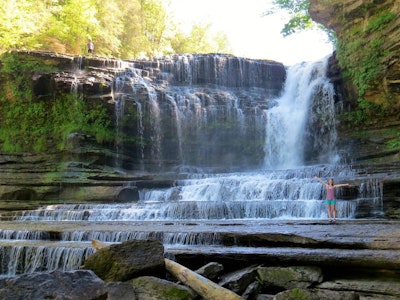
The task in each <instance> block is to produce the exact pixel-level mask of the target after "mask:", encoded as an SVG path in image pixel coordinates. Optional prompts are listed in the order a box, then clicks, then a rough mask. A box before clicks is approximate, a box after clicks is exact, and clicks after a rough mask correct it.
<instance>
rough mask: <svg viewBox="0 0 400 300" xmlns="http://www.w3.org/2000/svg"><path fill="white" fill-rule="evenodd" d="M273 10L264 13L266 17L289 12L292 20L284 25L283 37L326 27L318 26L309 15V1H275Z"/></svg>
mask: <svg viewBox="0 0 400 300" xmlns="http://www.w3.org/2000/svg"><path fill="white" fill-rule="evenodd" d="M272 4H273V8H272V9H271V10H269V11H266V12H265V13H264V15H265V16H268V15H271V14H273V13H275V12H276V11H282V10H284V11H287V12H288V14H289V16H290V19H289V21H288V22H287V23H286V24H285V25H284V27H283V29H282V30H281V33H282V35H283V36H289V35H291V34H294V33H297V32H299V31H302V30H306V29H312V28H315V27H317V26H318V27H319V28H320V29H323V30H326V29H324V27H322V26H320V25H317V23H315V22H314V21H313V20H312V19H311V16H310V14H309V13H308V8H309V6H310V1H309V0H274V1H273V2H272Z"/></svg>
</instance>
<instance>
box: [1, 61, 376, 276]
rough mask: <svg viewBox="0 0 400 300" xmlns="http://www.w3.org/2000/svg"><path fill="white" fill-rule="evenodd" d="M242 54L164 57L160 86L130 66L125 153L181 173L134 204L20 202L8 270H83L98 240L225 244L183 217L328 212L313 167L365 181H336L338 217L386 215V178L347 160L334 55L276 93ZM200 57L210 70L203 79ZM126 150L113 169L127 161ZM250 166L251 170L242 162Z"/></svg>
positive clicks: (209, 220) (124, 78)
mask: <svg viewBox="0 0 400 300" xmlns="http://www.w3.org/2000/svg"><path fill="white" fill-rule="evenodd" d="M222 62H223V63H222ZM234 62H235V61H233V60H222V59H221V58H219V57H218V56H216V57H214V58H213V59H212V60H209V61H207V63H205V62H204V61H199V60H196V59H194V58H193V57H190V56H182V57H180V58H179V59H178V60H177V61H175V63H172V64H165V65H160V66H159V67H160V70H161V71H160V74H159V78H160V79H161V80H162V82H161V84H160V85H159V86H154V84H152V83H151V82H149V81H148V80H147V79H145V78H143V77H142V76H141V74H139V73H138V72H137V71H136V70H135V69H134V68H133V67H132V68H130V69H127V71H126V72H124V73H123V74H122V73H121V75H120V76H118V77H117V78H116V82H115V91H114V93H115V94H114V100H115V105H116V114H117V115H116V120H117V126H116V128H117V131H118V132H117V133H116V147H117V152H118V153H120V154H121V156H122V155H123V153H125V152H126V151H133V152H135V153H136V155H137V158H138V160H139V161H140V162H141V163H140V164H139V165H140V166H138V167H137V168H138V169H140V170H143V169H144V168H145V167H144V166H145V164H144V162H146V161H148V160H153V161H155V162H157V163H156V164H155V165H157V167H158V168H160V169H163V168H164V167H165V166H166V161H174V162H175V165H178V166H179V168H177V170H178V172H181V173H182V172H184V173H185V174H184V175H185V176H184V177H183V178H184V179H179V180H176V182H175V186H173V187H170V188H165V189H153V190H140V199H139V201H137V202H130V203H119V204H116V203H110V204H104V203H103V204H56V205H49V206H44V207H41V208H39V209H36V210H27V211H20V212H15V214H14V215H13V217H12V219H13V220H12V222H13V223H12V224H13V226H14V229H0V274H3V275H6V276H13V275H16V274H21V273H31V272H35V271H43V270H55V269H60V270H71V269H76V268H78V267H79V266H80V264H81V263H82V261H83V260H84V259H85V258H86V257H87V256H88V255H90V254H91V253H93V249H92V248H91V247H90V240H91V239H99V240H102V241H105V242H122V241H125V240H127V239H132V238H148V237H153V238H158V239H160V240H161V241H162V242H163V243H164V245H165V246H166V247H178V246H180V245H184V246H185V247H187V246H188V245H218V244H219V242H220V240H219V235H218V232H212V230H211V231H210V228H208V230H206V231H204V232H201V231H196V230H194V229H193V226H192V228H190V227H188V226H187V225H186V226H183V225H182V224H183V223H185V224H189V223H191V222H193V224H211V225H210V226H211V228H212V224H215V223H221V222H222V223H226V224H235V223H238V222H239V223H247V222H248V223H252V224H254V222H258V221H265V220H294V219H303V220H310V219H315V220H321V219H326V217H327V214H326V208H325V204H324V201H323V199H324V188H323V186H322V185H321V184H320V183H318V182H317V181H315V180H314V179H313V178H312V177H313V176H314V175H317V176H319V177H321V178H323V179H325V180H326V179H327V178H329V177H333V178H335V181H336V182H346V181H348V180H357V182H360V185H359V186H357V189H356V193H355V194H356V197H354V195H353V197H351V198H349V197H348V196H347V195H345V194H344V191H342V190H339V191H338V193H337V198H338V204H337V209H338V216H339V218H340V219H354V218H359V217H360V212H359V209H360V207H362V209H363V215H362V216H363V217H379V215H380V213H381V211H382V197H381V196H382V191H381V188H380V184H379V181H378V180H375V179H371V178H368V177H363V176H362V175H359V174H360V173H359V172H358V171H357V170H355V169H354V168H353V167H352V166H350V165H344V164H340V157H339V156H338V155H337V151H336V148H335V142H336V129H335V122H336V121H335V105H334V91H333V86H332V85H331V83H329V80H328V79H327V78H326V77H325V73H326V61H321V62H314V63H302V64H298V65H295V66H293V67H291V68H289V69H288V71H287V80H286V84H285V87H284V89H283V90H282V91H281V92H280V93H279V95H273V94H274V93H272V92H271V89H270V88H266V87H267V84H266V83H265V82H264V81H266V79H265V78H266V77H268V76H267V75H268V74H262V76H261V75H260V73H261V72H262V69H261V67H260V66H259V65H258V64H256V63H255V64H254V65H253V66H252V65H249V64H248V63H245V62H244V61H241V60H239V63H234ZM196 66H197V67H199V66H200V67H201V68H202V69H203V71H204V70H206V71H204V72H203V73H202V74H208V75H207V76H205V77H201V76H200V73H199V72H195V70H197V69H196V68H197V67H196ZM172 73H173V74H175V77H174V78H175V84H169V85H166V83H165V82H164V81H163V80H166V79H168V77H169V76H171V74H172ZM204 82H207V83H210V82H211V84H207V85H204ZM200 83H201V86H200V87H199V84H200ZM160 86H161V87H163V89H164V90H166V91H167V92H166V93H165V94H162V93H160V90H159V89H160ZM143 99H146V101H145V102H143ZM316 109H317V111H318V114H319V118H321V117H322V118H324V121H325V122H324V124H325V126H324V127H322V128H319V129H318V130H315V128H313V124H315V122H314V121H315V115H314V114H313V112H315V110H316ZM133 110H134V111H135V114H133V113H132V111H133ZM129 116H130V117H131V118H130V119H129V122H128V123H125V124H124V123H123V120H124V119H126V118H127V117H129ZM149 116H151V118H150V121H148V122H149V123H148V124H147V125H148V126H147V125H146V126H145V120H146V119H149ZM166 124H168V126H166ZM222 125H224V126H222ZM228 125H229V126H228ZM215 126H222V127H218V128H217V129H218V130H216V131H215V130H214V131H211V128H212V127H215ZM166 127H167V128H168V130H166ZM127 131H128V132H129V131H134V132H135V134H136V136H137V138H138V139H139V141H142V142H140V143H138V144H140V146H139V147H135V148H132V144H130V143H129V142H128V143H126V142H125V143H124V142H122V141H123V138H122V136H123V135H124V134H126V132H127ZM227 136H229V139H228V138H227ZM228 140H229V141H228ZM232 140H233V142H231V141H232ZM145 141H150V143H147V144H146V142H145ZM256 141H257V142H260V141H262V142H263V144H262V145H261V149H262V151H261V152H260V153H261V154H262V155H261V154H260V153H256V154H254V157H255V158H254V157H251V156H252V153H247V152H246V151H244V150H243V149H245V148H246V144H247V143H253V142H256ZM229 143H231V144H229ZM305 149H308V150H310V149H311V150H313V151H306V150H305ZM237 152H241V153H242V154H241V155H239V154H237ZM310 152H312V154H311V155H310ZM121 156H120V155H118V156H117V161H116V162H115V167H116V168H123V162H122V159H121V158H120V157H121ZM249 157H250V158H249ZM222 165H223V166H227V167H226V168H224V169H223V170H224V171H216V170H222V169H221V166H222ZM232 166H240V169H241V171H237V170H236V171H232V170H234V169H235V168H232ZM244 166H251V168H248V169H247V170H246V171H244V170H245V168H244ZM210 167H211V168H210ZM217 167H218V168H217ZM249 169H250V170H249ZM227 170H228V171H227ZM353 194H354V193H353ZM366 207H367V209H366ZM366 210H367V212H365V211H366ZM10 222H11V221H10ZM10 222H9V223H10ZM3 223H4V224H3V225H4V226H3V227H2V228H6V227H7V226H5V224H6V222H5V221H4V222H3ZM139 223H140V224H147V225H146V230H144V229H143V226H140V229H136V228H139V226H138V227H135V224H139ZM178 223H179V224H180V225H178ZM62 224H64V225H62ZM156 224H161V226H156ZM166 224H168V225H170V226H167V225H166ZM175 225H176V226H175ZM55 226H61V227H62V226H65V227H64V229H60V230H59V229H55ZM57 228H58V227H57ZM253 228H257V226H254V227H253ZM59 231H60V232H61V234H56V233H55V232H59Z"/></svg>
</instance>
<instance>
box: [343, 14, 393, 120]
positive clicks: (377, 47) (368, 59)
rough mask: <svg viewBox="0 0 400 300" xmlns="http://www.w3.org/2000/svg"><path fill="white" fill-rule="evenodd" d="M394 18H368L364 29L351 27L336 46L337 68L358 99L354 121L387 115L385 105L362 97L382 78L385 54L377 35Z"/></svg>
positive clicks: (386, 16) (382, 43) (390, 15)
mask: <svg viewBox="0 0 400 300" xmlns="http://www.w3.org/2000/svg"><path fill="white" fill-rule="evenodd" d="M394 18H395V14H394V13H392V12H382V13H381V14H380V15H378V16H377V17H375V18H373V19H371V20H370V21H369V23H368V24H367V26H366V27H365V28H361V27H356V28H354V29H353V30H352V31H351V32H349V33H348V35H347V36H346V37H344V38H343V39H342V40H341V41H340V42H339V43H338V44H337V57H338V60H339V63H340V66H341V67H342V68H343V70H345V71H344V75H345V76H347V77H348V78H350V79H351V81H352V82H353V83H354V85H355V86H356V88H357V92H358V96H359V99H358V102H359V112H356V113H355V116H352V118H351V119H353V120H354V121H357V122H363V121H365V120H366V119H368V118H369V117H371V116H372V115H375V116H376V115H377V114H378V115H379V114H380V115H383V114H385V113H386V112H387V108H386V107H385V106H379V105H377V104H371V103H368V102H367V101H366V100H365V99H364V95H365V93H366V91H367V90H369V89H371V88H373V87H374V86H375V85H377V84H378V83H379V79H380V78H381V77H382V76H383V73H384V61H385V60H386V57H387V55H388V54H389V52H388V51H387V50H385V49H384V37H383V36H382V34H381V32H382V30H383V29H385V28H386V26H387V25H388V24H389V23H390V22H391V21H392V20H393V19H394ZM371 36H372V37H373V38H372V39H371V38H370V37H371ZM367 37H368V38H367ZM366 41H369V42H368V43H366ZM360 49H362V51H360Z"/></svg>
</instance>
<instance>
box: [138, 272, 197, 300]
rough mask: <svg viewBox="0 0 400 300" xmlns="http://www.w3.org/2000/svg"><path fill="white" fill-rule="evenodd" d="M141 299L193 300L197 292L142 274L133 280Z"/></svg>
mask: <svg viewBox="0 0 400 300" xmlns="http://www.w3.org/2000/svg"><path fill="white" fill-rule="evenodd" d="M131 285H132V286H133V289H134V291H135V294H136V295H138V299H140V300H167V299H168V300H192V299H196V297H197V295H196V293H195V292H194V291H193V290H191V289H190V288H188V287H186V286H183V285H180V284H176V283H173V282H170V281H167V280H164V279H160V278H157V277H153V276H142V277H138V278H135V279H133V280H132V281H131Z"/></svg>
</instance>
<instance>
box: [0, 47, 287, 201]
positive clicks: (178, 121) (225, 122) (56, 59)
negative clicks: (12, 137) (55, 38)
mask: <svg viewBox="0 0 400 300" xmlns="http://www.w3.org/2000/svg"><path fill="white" fill-rule="evenodd" d="M15 55H16V56H15V57H16V58H17V60H19V61H20V62H21V63H22V64H25V65H28V64H29V65H32V66H37V65H39V66H40V68H36V69H35V70H33V67H32V70H28V71H27V73H28V76H26V78H28V79H27V80H26V86H28V88H27V90H28V91H27V94H30V93H33V96H32V100H30V101H32V103H46V104H45V105H48V106H49V107H48V108H47V110H51V109H52V107H54V102H55V100H56V99H58V98H60V96H62V95H76V97H77V98H79V99H81V100H82V102H84V103H86V104H87V105H88V106H89V107H93V108H95V107H96V106H100V107H102V108H104V109H105V110H106V111H107V118H108V119H109V121H110V130H111V132H112V134H111V141H110V140H108V141H106V142H102V143H100V142H98V141H97V139H96V138H95V137H94V136H91V135H88V134H83V133H82V132H81V131H79V130H77V131H76V132H74V133H72V134H70V135H69V136H68V137H67V138H66V146H65V148H64V149H63V150H59V149H56V145H55V143H54V141H52V139H51V138H50V137H47V138H46V142H47V143H48V144H49V145H51V146H50V149H48V150H45V151H44V153H43V152H37V151H36V152H34V151H25V152H24V154H17V155H14V154H4V153H3V154H1V163H2V172H1V180H2V186H1V187H0V198H1V199H10V200H13V199H21V200H35V199H45V200H55V201H56V200H57V199H68V200H72V201H74V200H79V199H80V200H83V199H85V200H104V201H110V200H121V201H123V200H124V199H128V198H129V199H130V200H132V199H137V198H138V194H137V189H141V188H145V187H148V188H152V187H153V188H154V187H158V188H160V187H165V186H170V185H172V184H173V180H174V179H175V178H172V177H169V178H168V180H164V179H163V178H156V177H155V176H149V175H148V174H149V173H151V174H154V173H157V174H159V173H160V171H161V172H162V171H164V172H165V171H168V170H171V169H173V168H176V167H178V166H179V165H181V164H184V165H189V166H204V165H207V166H212V167H218V168H220V167H224V166H229V165H235V166H243V165H245V166H255V165H257V164H260V161H262V156H263V153H262V152H263V148H262V145H263V140H262V139H264V135H262V134H261V135H260V134H259V133H260V131H262V130H264V127H265V125H264V122H263V109H264V108H265V106H266V105H268V101H269V100H270V99H272V98H274V97H276V96H278V95H279V93H280V91H281V89H282V86H283V84H284V81H285V76H286V70H285V67H284V66H283V64H281V63H278V62H273V61H265V60H264V61H262V60H250V59H244V58H237V57H233V56H229V55H176V56H170V57H163V58H159V59H153V60H138V61H120V60H117V59H107V58H101V57H93V56H92V57H74V56H70V55H64V54H55V53H48V52H18V53H15ZM11 65H12V64H11ZM43 66H45V67H46V68H51V69H50V70H47V71H46V70H45V68H43ZM17 74H19V73H16V72H14V73H12V74H11V76H17ZM3 75H4V74H3ZM10 81H11V80H10V79H9V78H6V76H4V77H3V80H2V85H3V86H4V87H5V88H6V87H8V86H10V85H11V84H10ZM6 97H9V96H7V95H6ZM9 98H11V97H9ZM9 101H10V102H12V101H13V100H12V99H11V100H9ZM66 109H67V110H68V108H66ZM40 118H41V117H40V116H38V117H37V119H40ZM109 137H110V135H109ZM244 139H246V140H251V141H252V143H249V144H247V145H245V144H243V143H242V142H241V141H242V140H244ZM18 142H21V140H18ZM31 142H35V141H34V140H33V141H29V143H31ZM26 143H28V142H26ZM210 143H212V145H213V147H212V149H211V148H210V147H209V145H210ZM210 149H211V150H210ZM33 170H34V171H33ZM121 170H123V172H125V171H126V173H124V174H122V173H121ZM131 174H134V175H131ZM138 174H139V175H138ZM132 182H134V184H133V185H134V188H131V187H130V183H132Z"/></svg>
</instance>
